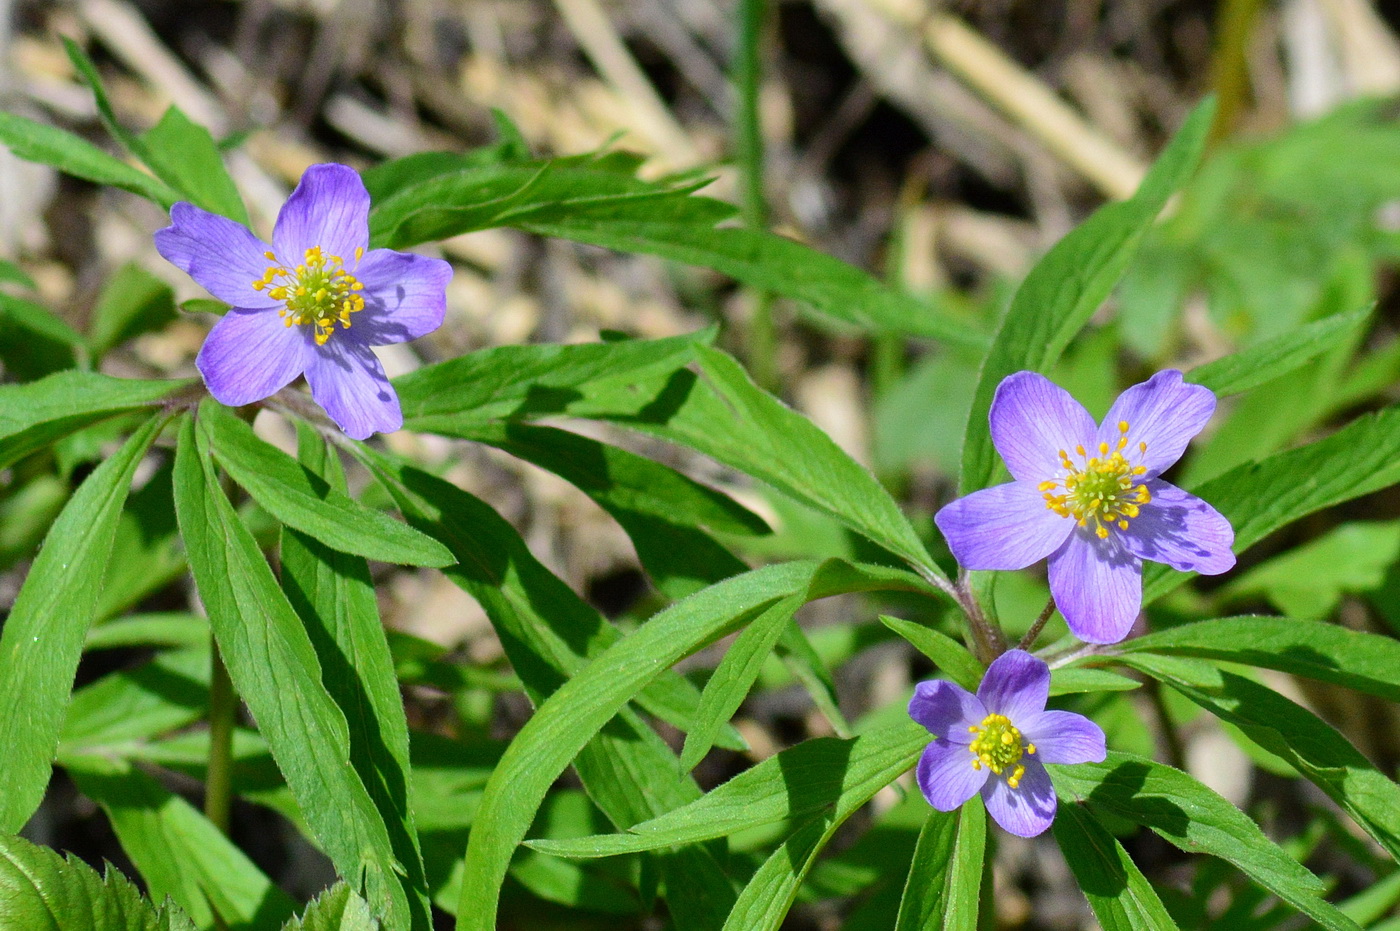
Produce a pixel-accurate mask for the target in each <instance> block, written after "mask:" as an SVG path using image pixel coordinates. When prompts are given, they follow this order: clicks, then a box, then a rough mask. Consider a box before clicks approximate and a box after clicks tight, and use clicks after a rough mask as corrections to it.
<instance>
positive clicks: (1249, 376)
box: [1186, 307, 1372, 398]
mask: <svg viewBox="0 0 1400 931" xmlns="http://www.w3.org/2000/svg"><path fill="white" fill-rule="evenodd" d="M1371 311H1372V308H1370V307H1366V308H1363V309H1361V310H1355V311H1352V312H1351V313H1346V314H1333V315H1332V316H1330V317H1324V318H1323V319H1321V320H1317V321H1314V322H1312V323H1309V324H1306V325H1304V326H1300V327H1296V328H1294V329H1291V330H1288V331H1287V332H1286V333H1281V334H1279V335H1278V336H1275V337H1272V338H1271V339H1267V340H1264V341H1263V342H1261V343H1259V344H1258V345H1255V346H1251V347H1249V348H1248V349H1244V350H1241V351H1240V352H1237V353H1234V354H1233V355H1228V356H1224V357H1222V358H1219V359H1216V360H1214V361H1212V362H1207V363H1206V364H1205V365H1198V366H1196V367H1195V368H1194V369H1192V370H1191V371H1189V372H1187V373H1186V381H1189V382H1193V383H1195V384H1197V385H1202V386H1204V387H1206V388H1209V389H1210V390H1211V391H1213V392H1215V394H1216V395H1217V396H1218V397H1222V398H1223V397H1227V396H1229V395H1232V394H1240V393H1241V392H1244V391H1248V390H1249V389H1251V388H1257V387H1259V386H1260V385H1262V384H1265V383H1267V382H1270V381H1273V380H1274V379H1275V378H1281V377H1282V376H1284V375H1287V374H1288V373H1289V372H1292V371H1295V370H1296V369H1298V368H1301V367H1302V366H1304V365H1306V364H1307V363H1308V362H1311V361H1312V360H1313V359H1316V358H1317V357H1318V356H1320V355H1322V354H1323V353H1326V352H1329V351H1330V350H1332V349H1335V348H1336V347H1337V346H1340V345H1342V344H1344V343H1346V342H1347V341H1348V340H1350V339H1351V338H1352V337H1354V336H1356V335H1357V333H1358V332H1359V331H1360V330H1361V328H1362V327H1363V326H1365V324H1366V322H1367V321H1368V320H1370V319H1371Z"/></svg>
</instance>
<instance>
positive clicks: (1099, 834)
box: [1054, 803, 1176, 931]
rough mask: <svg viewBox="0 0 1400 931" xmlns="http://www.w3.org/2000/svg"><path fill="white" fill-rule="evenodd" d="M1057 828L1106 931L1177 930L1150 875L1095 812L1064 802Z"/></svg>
mask: <svg viewBox="0 0 1400 931" xmlns="http://www.w3.org/2000/svg"><path fill="white" fill-rule="evenodd" d="M1054 831H1055V841H1056V842H1057V843H1058V844H1059V845H1060V850H1062V851H1063V852H1064V855H1065V860H1066V861H1068V863H1069V868H1070V869H1071V870H1073V871H1074V878H1075V879H1077V880H1078V881H1079V888H1080V889H1082V890H1084V897H1085V898H1086V899H1088V900H1089V907H1090V908H1091V909H1093V910H1094V917H1095V918H1097V919H1098V920H1099V924H1100V925H1101V926H1102V927H1103V929H1104V931H1143V929H1147V931H1176V922H1174V921H1172V919H1171V916H1170V915H1168V914H1167V909H1166V907H1165V906H1164V905H1162V900H1161V899H1159V898H1157V893H1156V892H1155V891H1153V889H1152V884H1151V883H1149V882H1148V881H1147V877H1145V876H1143V875H1142V871H1141V870H1139V869H1138V868H1137V866H1136V865H1135V864H1134V863H1133V861H1132V860H1131V859H1130V858H1129V857H1128V852H1127V851H1126V850H1124V849H1123V845H1122V844H1120V843H1118V841H1117V840H1115V839H1114V837H1113V835H1112V834H1110V833H1108V831H1107V830H1105V829H1104V827H1103V825H1101V824H1099V823H1098V821H1096V820H1094V816H1093V815H1091V814H1089V812H1087V811H1086V810H1085V809H1084V808H1082V807H1081V806H1079V805H1076V804H1074V803H1070V804H1068V805H1061V806H1060V810H1059V812H1058V813H1057V814H1056V816H1055V824H1054Z"/></svg>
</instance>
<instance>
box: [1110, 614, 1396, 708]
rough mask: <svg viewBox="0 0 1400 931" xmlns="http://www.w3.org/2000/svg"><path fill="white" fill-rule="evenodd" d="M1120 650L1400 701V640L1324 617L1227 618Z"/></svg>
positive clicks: (1139, 640)
mask: <svg viewBox="0 0 1400 931" xmlns="http://www.w3.org/2000/svg"><path fill="white" fill-rule="evenodd" d="M1118 649H1119V650H1121V651H1122V652H1123V653H1130V654H1136V653H1165V654H1168V655H1172V656H1194V657H1199V658H1202V659H1212V660H1223V661H1226V662H1231V663H1244V664H1245V665H1248V666H1262V667H1263V668H1265V669H1278V670H1281V671H1283V672H1291V673H1293V674H1294V675H1296V676H1303V677H1304V678H1308V679H1317V680H1318V681H1320V682H1331V683H1334V684H1336V685H1342V686H1346V687H1347V688H1350V689H1356V690H1357V691H1360V692H1368V693H1370V694H1372V695H1379V696H1380V697H1382V698H1388V699H1390V700H1391V701H1400V641H1396V640H1395V638H1394V637H1386V636H1381V635H1379V634H1368V633H1364V632H1362V631H1359V630H1348V629H1347V628H1345V627H1339V626H1337V625H1335V624H1326V623H1323V622H1320V621H1312V622H1310V621H1302V620H1297V619H1295V618H1282V617H1232V618H1221V619H1218V620H1213V621H1200V622H1199V623H1195V624H1184V625H1182V626H1180V627H1173V628H1171V629H1169V630H1163V631H1158V632H1156V633H1151V634H1147V635H1146V636H1143V637H1137V638H1134V639H1132V640H1128V641H1126V642H1124V643H1122V644H1121V645H1119V647H1118Z"/></svg>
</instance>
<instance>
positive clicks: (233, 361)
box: [194, 309, 312, 407]
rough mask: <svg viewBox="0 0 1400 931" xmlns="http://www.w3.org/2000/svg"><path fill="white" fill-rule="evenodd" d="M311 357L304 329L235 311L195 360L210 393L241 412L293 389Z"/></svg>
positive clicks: (270, 314)
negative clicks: (283, 389) (272, 396)
mask: <svg viewBox="0 0 1400 931" xmlns="http://www.w3.org/2000/svg"><path fill="white" fill-rule="evenodd" d="M311 356H312V348H311V339H310V337H309V335H308V333H307V330H306V328H305V327H299V326H292V327H289V326H286V325H284V324H283V322H282V318H281V317H279V316H277V314H276V313H275V312H274V311H271V310H239V309H234V310H230V311H229V312H228V313H226V314H224V315H223V316H222V317H220V318H219V322H218V323H216V324H214V329H212V330H210V331H209V336H208V337H206V338H205V340H204V345H203V346H201V347H200V349H199V355H198V356H196V357H195V360H194V364H195V367H196V368H198V369H199V373H200V374H201V375H203V376H204V384H206V385H207V386H208V387H209V393H210V394H212V395H213V396H214V397H215V399H216V400H218V401H219V402H220V403H221V404H227V405H229V406H230V407H239V406H241V405H244V404H251V403H253V402H254V401H261V400H262V399H263V398H265V397H267V396H268V395H270V394H272V393H274V392H275V391H277V390H278V389H279V388H282V387H284V386H286V385H288V384H290V383H291V381H292V380H293V379H295V378H296V377H297V376H298V375H300V374H301V373H302V371H303V370H304V369H305V368H306V365H307V362H308V361H310V359H311Z"/></svg>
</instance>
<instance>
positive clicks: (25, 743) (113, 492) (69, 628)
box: [0, 415, 167, 832]
mask: <svg viewBox="0 0 1400 931" xmlns="http://www.w3.org/2000/svg"><path fill="white" fill-rule="evenodd" d="M2 416H3V415H0V417H2ZM166 421H167V418H164V417H158V418H154V419H152V420H150V421H148V422H147V423H146V424H145V426H143V427H142V428H141V429H139V430H137V431H136V432H135V433H134V434H132V436H131V438H130V439H129V440H127V441H126V443H125V444H124V445H123V446H122V448H121V449H120V450H119V451H118V452H117V454H116V455H114V456H112V458H110V459H108V460H107V461H106V462H104V463H103V464H102V465H100V466H98V467H97V469H96V470H95V471H94V472H93V473H92V474H91V475H89V476H88V477H87V480H86V481H84V482H83V484H82V485H81V486H80V487H79V488H78V490H77V491H76V492H75V493H74V495H73V497H72V498H71V499H69V501H68V504H67V505H65V506H64V508H63V513H62V514H60V515H59V517H58V520H56V521H54V525H53V527H52V528H51V529H50V530H49V534H48V536H47V537H46V538H45V542H44V546H43V548H42V549H40V551H39V555H38V556H37V557H36V558H35V560H34V563H33V565H32V566H30V569H29V574H28V575H27V576H26V577H25V580H24V585H23V586H22V587H21V588H20V590H19V594H18V595H17V596H16V598H15V603H14V607H13V608H12V609H11V610H10V613H9V617H8V618H6V620H5V625H4V627H3V629H0V746H3V747H5V754H6V758H5V766H4V767H3V768H2V769H0V831H7V832H13V831H18V830H19V829H20V828H22V827H24V824H25V822H26V821H28V820H29V817H30V815H32V814H34V811H35V809H37V808H38V807H39V803H40V801H41V800H42V799H43V797H44V790H45V788H46V787H47V786H48V782H49V772H50V765H51V762H52V760H53V757H54V751H55V750H56V749H57V747H58V737H59V730H60V728H61V727H62V726H63V713H64V709H65V707H66V706H67V704H68V696H69V693H70V692H71V691H72V689H73V677H74V675H75V674H76V672H77V669H78V660H79V659H80V658H81V657H82V652H83V639H84V638H85V637H86V636H87V631H88V627H89V625H91V623H92V620H93V614H94V611H95V608H96V606H97V598H98V595H99V594H100V592H101V585H102V573H103V570H105V569H106V566H107V560H108V559H109V558H110V557H111V554H112V541H113V538H114V536H115V534H116V525H117V517H118V515H119V514H120V513H121V509H122V504H123V502H125V501H126V496H127V492H128V490H129V488H130V486H131V479H132V476H133V475H134V474H135V473H136V467H137V466H138V465H140V464H141V460H142V459H143V458H144V457H145V455H146V450H147V449H149V448H150V445H151V443H152V442H153V441H154V440H155V438H156V434H158V433H159V432H160V431H161V428H162V427H164V426H165V424H166Z"/></svg>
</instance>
